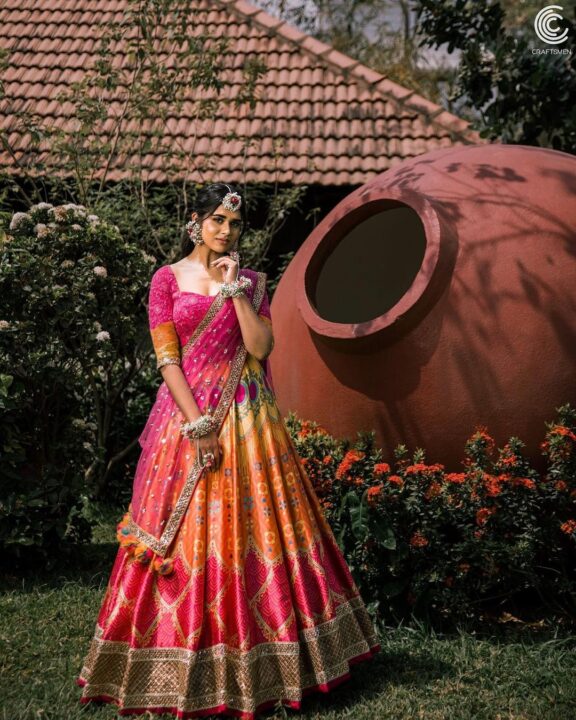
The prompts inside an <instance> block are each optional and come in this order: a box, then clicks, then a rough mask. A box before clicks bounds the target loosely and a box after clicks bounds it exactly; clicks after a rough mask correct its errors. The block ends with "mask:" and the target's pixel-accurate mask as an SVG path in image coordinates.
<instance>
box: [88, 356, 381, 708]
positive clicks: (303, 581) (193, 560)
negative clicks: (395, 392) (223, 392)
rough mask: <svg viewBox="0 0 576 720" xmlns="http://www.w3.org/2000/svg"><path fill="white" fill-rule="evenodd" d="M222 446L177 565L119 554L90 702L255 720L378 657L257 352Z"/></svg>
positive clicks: (190, 512) (188, 519)
mask: <svg viewBox="0 0 576 720" xmlns="http://www.w3.org/2000/svg"><path fill="white" fill-rule="evenodd" d="M219 440H220V445H221V447H222V449H223V456H222V459H221V463H220V465H219V467H218V468H217V469H216V470H214V471H212V472H207V471H206V470H205V471H204V472H203V473H202V474H201V476H200V480H199V482H198V484H197V486H196V488H195V490H194V494H193V496H192V499H191V501H190V504H189V506H188V509H187V511H186V515H185V516H184V518H183V520H182V523H181V525H180V528H179V530H178V534H177V535H176V537H175V538H174V541H173V543H172V549H171V550H170V551H169V553H168V555H169V556H170V557H171V558H172V562H173V566H172V567H173V571H172V572H171V573H170V574H167V575H163V574H159V573H158V572H154V571H153V569H152V565H151V564H148V565H146V564H143V563H142V562H138V561H136V560H135V558H134V556H133V555H132V556H130V555H129V554H128V553H127V551H126V549H125V548H124V547H122V546H120V548H119V550H118V554H117V556H116V559H115V562H114V565H113V568H112V572H111V576H110V579H109V581H108V585H107V588H106V593H105V595H104V599H103V602H102V605H101V608H100V612H99V614H98V618H97V623H96V630H95V634H94V637H93V639H92V641H91V644H90V647H89V651H88V654H87V656H86V658H85V661H84V665H83V667H82V670H81V672H80V675H79V677H78V678H77V679H76V683H77V684H78V685H80V686H81V687H82V688H83V691H82V697H81V698H80V702H81V703H87V702H90V701H91V700H100V701H104V702H112V703H115V704H117V705H118V706H119V710H118V712H119V713H120V714H121V715H127V714H132V713H143V712H144V711H146V710H149V711H152V712H156V713H160V712H168V713H171V714H174V715H176V716H177V717H182V718H184V717H193V716H200V715H208V714H216V713H222V714H227V715H233V716H237V717H242V718H254V717H255V715H256V713H257V712H258V711H259V710H263V709H264V708H269V707H272V706H274V705H276V703H278V701H281V702H282V703H283V704H285V705H287V706H289V707H292V708H299V707H300V700H301V698H302V697H303V695H306V694H308V693H309V692H312V691H325V692H326V691H328V690H330V689H331V688H332V687H334V686H335V685H337V684H339V683H340V682H341V681H343V680H345V679H346V678H348V677H350V672H349V671H350V665H351V664H352V663H354V662H358V661H360V660H364V659H368V658H370V657H372V656H373V654H374V653H376V652H377V651H378V650H379V649H380V645H379V644H378V640H377V636H376V634H375V630H374V627H373V625H372V622H371V619H370V617H369V615H368V612H367V610H366V608H365V605H364V603H363V601H362V598H361V596H360V594H359V591H358V588H357V587H356V585H355V583H354V580H353V579H352V576H351V574H350V571H349V568H348V566H347V564H346V561H345V559H344V557H343V556H342V554H341V551H340V549H339V547H338V545H337V543H336V540H335V538H334V535H333V533H332V530H331V528H330V526H329V525H328V523H327V521H326V519H325V517H324V514H323V512H322V509H321V506H320V504H319V501H318V498H317V496H316V494H315V493H314V489H313V487H312V484H311V481H310V479H309V477H308V475H307V474H306V471H305V470H304V468H303V466H302V464H301V461H300V458H299V456H298V454H297V452H296V450H295V448H294V445H293V443H292V440H291V438H290V435H289V433H288V431H287V429H286V426H285V424H284V422H283V419H282V417H281V415H280V412H279V409H278V406H277V404H276V400H275V397H274V394H273V392H272V390H271V388H270V387H269V386H268V383H267V380H266V376H265V374H264V372H263V370H262V366H261V365H260V363H259V362H258V360H256V359H255V358H253V357H252V356H251V355H248V356H247V360H246V363H245V365H244V368H243V371H242V375H241V380H240V383H239V385H238V388H237V391H236V395H235V398H234V400H233V401H232V403H231V405H230V410H229V412H228V415H227V417H226V419H225V421H224V424H223V426H222V428H221V431H220V435H219ZM186 442H188V441H186ZM180 455H181V456H183V455H182V453H181V454H180ZM183 457H185V456H183ZM188 459H189V461H190V462H191V461H192V460H191V458H188ZM182 471H184V472H185V469H183V470H182Z"/></svg>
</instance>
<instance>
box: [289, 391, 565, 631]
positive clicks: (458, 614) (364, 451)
mask: <svg viewBox="0 0 576 720" xmlns="http://www.w3.org/2000/svg"><path fill="white" fill-rule="evenodd" d="M557 412H558V413H559V417H558V420H557V421H556V422H555V423H549V424H547V428H548V431H547V433H546V438H545V440H544V441H543V442H542V444H541V449H542V452H543V453H544V455H545V456H546V458H547V460H548V467H547V470H546V472H545V473H543V474H542V475H540V474H539V473H538V472H537V471H536V470H534V469H532V468H531V467H530V466H529V463H528V461H527V460H526V459H525V458H524V457H523V455H522V448H523V443H522V442H521V441H520V440H519V439H518V438H516V437H512V438H510V440H509V441H508V442H507V443H506V444H505V445H504V447H502V448H499V449H496V448H495V444H494V440H493V439H492V438H491V437H490V435H489V434H488V430H487V428H486V427H484V426H481V427H478V428H476V430H475V432H474V433H473V434H472V436H471V437H470V438H469V439H468V441H467V443H466V446H465V449H464V460H463V468H464V469H463V471H462V472H447V471H446V469H445V468H444V466H443V465H441V464H439V463H432V464H428V463H426V462H425V457H424V451H423V450H422V449H417V450H416V451H415V452H414V453H413V456H412V458H409V457H408V451H407V449H406V447H405V446H403V445H399V446H397V448H396V449H395V451H394V456H395V462H394V463H393V466H391V465H390V464H389V463H387V462H384V461H383V459H382V453H381V450H380V449H376V448H375V447H374V433H369V434H362V433H360V434H359V439H358V441H357V442H356V443H354V446H353V447H351V443H350V442H349V441H336V440H334V439H333V438H331V437H330V436H329V435H328V434H327V433H326V431H325V430H323V429H322V428H320V427H319V426H317V425H315V424H314V423H310V422H308V421H306V422H300V421H299V420H298V419H297V418H296V417H295V416H294V415H293V414H290V415H289V416H288V418H287V426H288V428H289V430H290V431H291V434H292V435H293V437H294V442H295V445H296V447H297V449H298V451H299V453H300V454H301V456H302V457H303V458H304V460H305V468H306V469H307V471H309V472H310V476H311V479H312V481H313V482H314V483H315V486H316V488H317V494H318V496H319V498H320V502H321V504H322V506H323V508H324V511H325V513H326V517H327V519H328V520H329V522H330V524H331V526H332V528H333V529H334V531H335V535H336V538H337V540H338V542H339V544H340V546H341V548H342V550H343V552H344V554H345V556H346V559H347V561H348V563H349V566H350V568H351V570H352V572H353V574H354V577H355V579H356V581H357V583H358V585H359V587H360V589H361V591H362V594H363V596H364V598H365V600H366V602H367V605H368V608H369V609H370V610H371V611H372V612H373V613H374V615H375V617H376V618H379V619H380V620H382V621H385V620H388V619H390V618H393V619H394V621H398V620H399V619H400V618H402V617H405V616H406V615H407V614H414V615H416V616H421V617H427V618H429V619H432V620H435V621H446V622H448V621H455V620H461V619H464V618H470V619H474V618H477V617H479V616H481V615H490V614H494V613H499V612H501V611H502V609H503V608H504V607H506V608H507V609H508V610H509V609H511V608H513V607H515V605H517V604H520V605H521V606H522V607H523V608H524V609H526V610H527V609H528V608H529V605H530V604H534V601H535V600H536V601H538V602H542V601H543V602H544V603H545V604H547V605H548V607H550V608H554V609H555V610H556V611H558V612H561V613H563V614H565V615H572V616H574V615H576V604H575V602H574V598H575V597H576V562H575V561H576V449H575V445H576V411H575V410H574V409H573V408H571V407H570V405H565V406H563V407H561V408H558V409H557Z"/></svg>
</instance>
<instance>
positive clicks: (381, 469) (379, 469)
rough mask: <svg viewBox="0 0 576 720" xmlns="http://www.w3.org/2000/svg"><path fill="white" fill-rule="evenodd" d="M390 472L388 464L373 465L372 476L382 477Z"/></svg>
mask: <svg viewBox="0 0 576 720" xmlns="http://www.w3.org/2000/svg"><path fill="white" fill-rule="evenodd" d="M388 472H390V465H388V463H376V465H374V475H384V473H388Z"/></svg>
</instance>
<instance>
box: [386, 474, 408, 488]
mask: <svg viewBox="0 0 576 720" xmlns="http://www.w3.org/2000/svg"><path fill="white" fill-rule="evenodd" d="M388 482H389V483H390V484H391V485H398V487H402V485H404V480H403V479H402V478H401V477H400V475H390V476H389V477H388Z"/></svg>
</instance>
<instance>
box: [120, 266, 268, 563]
mask: <svg viewBox="0 0 576 720" xmlns="http://www.w3.org/2000/svg"><path fill="white" fill-rule="evenodd" d="M240 275H245V276H247V277H249V278H250V279H251V280H252V287H251V288H249V289H248V291H247V296H248V297H249V298H250V301H251V303H252V307H253V308H254V310H255V311H256V312H257V313H258V312H259V310H260V308H261V305H262V301H263V299H264V295H265V290H266V274H265V273H260V272H258V273H257V272H255V271H253V270H246V269H243V270H241V271H240ZM246 356H247V350H246V348H245V346H244V343H243V342H242V333H241V330H240V324H239V323H238V317H237V315H236V310H235V307H234V302H233V300H232V299H231V298H224V297H222V295H221V294H220V293H218V294H217V295H216V296H215V298H214V301H213V302H212V303H210V305H209V308H208V310H207V312H206V314H205V315H204V317H203V318H202V320H201V321H200V323H199V324H198V326H197V327H196V329H195V330H194V332H193V333H192V335H191V337H190V338H189V339H188V340H187V341H186V343H185V345H184V347H183V348H182V351H181V368H182V371H183V373H184V375H185V377H186V380H187V382H188V384H189V386H190V389H191V390H192V394H193V396H194V400H195V401H196V404H197V405H198V408H199V409H200V411H201V412H202V413H203V414H205V413H210V414H212V415H213V417H215V418H216V420H217V421H218V430H217V433H218V432H219V429H220V428H221V426H222V423H223V421H224V418H225V417H226V414H227V412H228V410H229V408H230V404H231V403H232V400H233V399H234V395H235V393H236V389H237V386H238V381H239V380H240V375H241V373H242V368H243V366H244V362H245V360H246ZM263 368H264V371H265V374H266V382H267V383H268V385H269V387H270V388H271V389H272V377H271V374H270V367H269V363H268V361H267V359H266V360H265V361H264V362H263ZM182 420H183V416H182V413H181V411H180V409H179V407H178V406H177V405H176V403H175V401H174V398H173V397H172V394H171V393H170V391H169V389H168V387H167V385H166V383H162V385H160V387H159V389H158V394H157V396H156V400H155V402H154V405H153V406H152V410H151V412H150V415H149V417H148V420H147V422H146V425H145V427H144V430H143V431H142V433H141V435H140V437H139V442H140V445H141V447H142V453H141V455H140V459H139V461H138V466H137V468H136V474H135V477H134V486H133V492H132V501H131V503H130V507H129V519H128V525H127V527H128V530H129V531H130V532H131V533H133V534H134V535H135V536H136V537H137V538H138V539H139V540H140V541H141V542H143V543H145V544H146V545H147V546H148V547H150V548H151V549H152V550H153V551H154V552H155V553H157V554H158V555H160V556H162V557H164V556H165V555H166V553H167V551H168V549H169V546H170V543H171V541H172V540H173V538H174V536H175V534H176V532H177V530H178V527H179V526H180V522H181V520H182V518H183V517H184V514H185V512H186V508H187V507H188V504H189V503H190V499H191V497H192V495H193V493H194V488H195V487H196V485H197V483H198V479H199V478H200V475H201V473H202V471H203V469H204V468H202V466H201V465H200V463H199V461H198V458H197V457H195V455H196V451H195V443H194V442H193V441H191V440H189V439H188V438H184V437H183V436H182V435H181V433H180V423H181V421H182ZM191 458H192V463H190V459H191ZM182 468H186V469H187V470H188V472H187V474H186V475H185V473H184V471H183V469H182Z"/></svg>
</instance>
